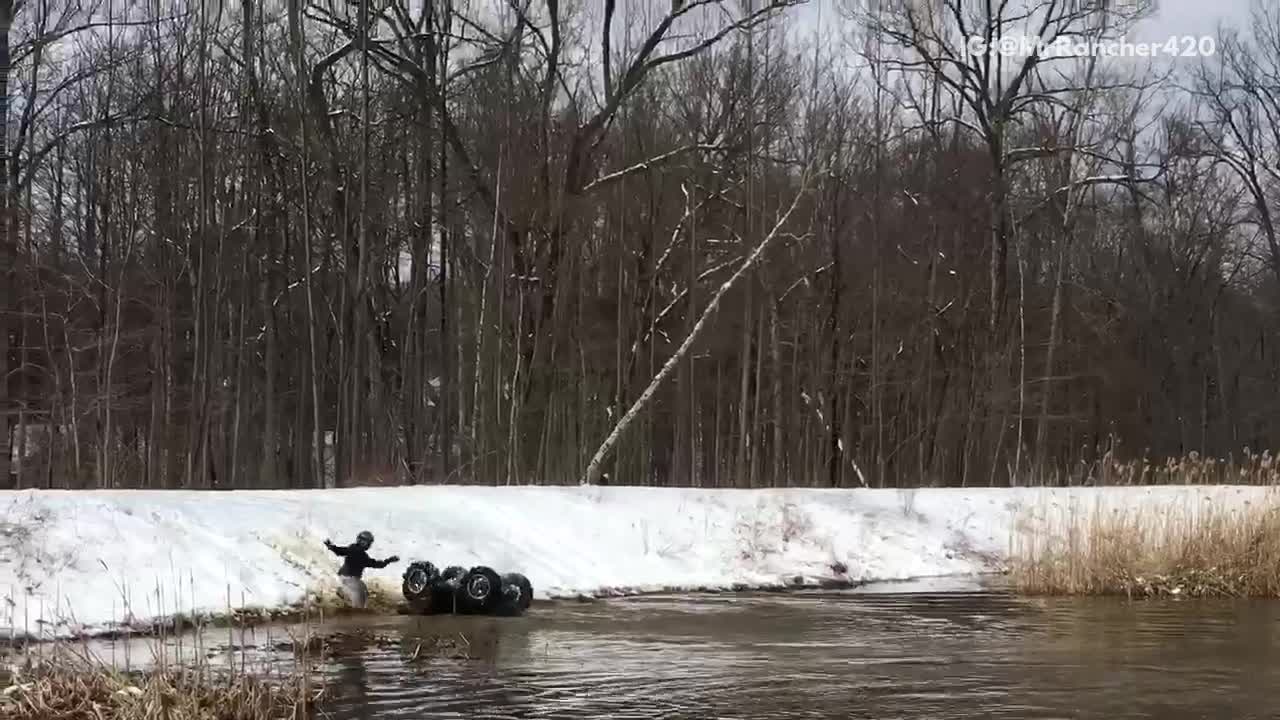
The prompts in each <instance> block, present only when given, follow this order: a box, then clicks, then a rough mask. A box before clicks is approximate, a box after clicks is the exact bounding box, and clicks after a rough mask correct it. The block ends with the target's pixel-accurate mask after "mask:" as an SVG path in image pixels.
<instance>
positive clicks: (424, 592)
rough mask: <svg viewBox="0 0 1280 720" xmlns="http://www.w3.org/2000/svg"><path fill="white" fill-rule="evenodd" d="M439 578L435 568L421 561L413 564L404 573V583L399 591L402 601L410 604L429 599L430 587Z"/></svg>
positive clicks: (438, 572)
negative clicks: (401, 594)
mask: <svg viewBox="0 0 1280 720" xmlns="http://www.w3.org/2000/svg"><path fill="white" fill-rule="evenodd" d="M439 577H440V571H439V570H436V566H435V565H432V564H431V563H429V562H427V561H425V560H422V561H419V562H415V563H413V564H412V565H410V566H409V569H408V570H405V571H404V583H402V584H401V586H400V590H401V592H402V593H404V599H405V600H408V601H409V602H410V603H419V602H423V601H426V600H430V599H431V586H432V584H433V583H435V582H436V580H437V579H438V578H439Z"/></svg>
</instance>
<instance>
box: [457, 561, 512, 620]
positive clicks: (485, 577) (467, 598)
mask: <svg viewBox="0 0 1280 720" xmlns="http://www.w3.org/2000/svg"><path fill="white" fill-rule="evenodd" d="M458 594H459V595H460V596H461V597H460V598H459V600H460V602H459V604H461V605H464V607H465V608H466V610H468V611H469V612H474V613H489V612H493V611H494V610H496V609H497V607H498V604H499V603H501V602H502V576H501V575H499V574H498V573H497V572H495V571H494V570H493V568H489V567H485V566H483V565H477V566H476V567H473V568H471V572H468V573H467V574H466V576H464V577H463V578H462V583H461V585H460V587H459V588H458Z"/></svg>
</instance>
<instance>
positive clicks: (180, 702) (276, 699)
mask: <svg viewBox="0 0 1280 720" xmlns="http://www.w3.org/2000/svg"><path fill="white" fill-rule="evenodd" d="M322 695H323V686H322V685H321V684H319V683H317V682H315V681H314V680H313V679H312V678H311V677H309V676H308V675H307V674H305V673H302V672H298V673H295V674H293V675H290V676H285V677H270V676H265V675H257V674H253V673H248V672H238V673H228V672H215V671H212V670H210V669H208V668H203V667H198V668H189V667H175V668H169V667H159V668H154V669H150V670H146V671H141V672H124V671H121V670H118V669H116V668H113V667H111V666H109V665H106V664H103V663H100V662H97V661H94V660H92V659H89V658H88V657H86V656H81V655H75V654H71V653H65V652H63V653H58V654H56V655H55V656H54V657H53V658H50V659H46V660H45V661H43V662H41V663H40V664H38V665H34V666H31V667H28V668H24V669H21V670H19V671H17V672H16V673H14V674H13V675H12V677H10V678H9V682H8V684H7V687H5V688H4V690H3V691H2V693H0V718H24V719H29V720H161V719H163V720H281V719H284V718H289V719H291V720H302V719H303V718H312V717H315V716H316V715H317V704H318V703H319V701H320V700H321V697H322Z"/></svg>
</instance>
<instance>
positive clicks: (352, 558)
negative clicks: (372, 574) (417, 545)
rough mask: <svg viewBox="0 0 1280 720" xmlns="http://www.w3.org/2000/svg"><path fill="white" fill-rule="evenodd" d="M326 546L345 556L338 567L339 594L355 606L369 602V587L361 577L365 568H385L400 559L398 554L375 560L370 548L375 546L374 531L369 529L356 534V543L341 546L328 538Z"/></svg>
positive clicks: (331, 550)
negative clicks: (370, 553) (371, 555)
mask: <svg viewBox="0 0 1280 720" xmlns="http://www.w3.org/2000/svg"><path fill="white" fill-rule="evenodd" d="M324 546H325V547H327V548H329V550H330V552H332V553H333V554H334V555H337V556H339V557H341V558H345V559H344V560H343V561H342V567H341V568H339V569H338V582H339V588H338V595H340V596H341V597H342V598H343V599H344V600H346V601H347V602H348V603H350V605H351V607H353V608H360V609H363V608H364V606H365V605H366V604H367V603H368V602H369V588H367V587H366V586H365V584H364V580H362V579H361V576H363V575H364V571H365V568H384V567H386V566H388V565H390V564H391V563H394V562H398V561H399V560H400V558H399V557H398V556H396V555H392V556H391V557H389V558H387V559H386V560H374V559H373V558H371V557H369V548H370V547H373V533H371V532H369V531H368V530H362V531H361V532H360V534H359V535H357V536H356V541H355V543H353V544H351V545H348V546H346V547H339V546H337V545H334V544H333V543H332V542H330V541H328V540H325V541H324Z"/></svg>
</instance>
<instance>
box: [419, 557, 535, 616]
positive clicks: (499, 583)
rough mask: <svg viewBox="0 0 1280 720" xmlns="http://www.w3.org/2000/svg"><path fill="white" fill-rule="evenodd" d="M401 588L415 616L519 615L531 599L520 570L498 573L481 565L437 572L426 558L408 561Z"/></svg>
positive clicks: (527, 581)
mask: <svg viewBox="0 0 1280 720" xmlns="http://www.w3.org/2000/svg"><path fill="white" fill-rule="evenodd" d="M401 591H402V592H403V593H404V599H405V601H406V602H408V604H409V608H410V609H411V610H412V612H413V613H414V614H418V615H434V614H440V613H454V614H461V615H520V614H522V613H523V612H524V611H525V610H528V609H529V604H530V603H531V602H532V601H533V585H532V584H531V583H530V582H529V578H527V577H525V576H524V575H522V574H520V573H516V572H512V573H506V574H505V575H499V574H498V573H497V571H495V570H494V569H493V568H490V567H486V566H484V565H477V566H475V567H473V568H471V569H470V570H467V569H465V568H463V567H460V566H457V565H451V566H449V567H446V568H445V569H444V572H441V571H440V570H438V569H437V568H436V566H435V565H433V564H432V563H431V562H429V561H426V560H418V561H416V562H413V563H410V564H409V567H408V568H407V569H406V570H405V571H404V583H403V584H402V585H401Z"/></svg>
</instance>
